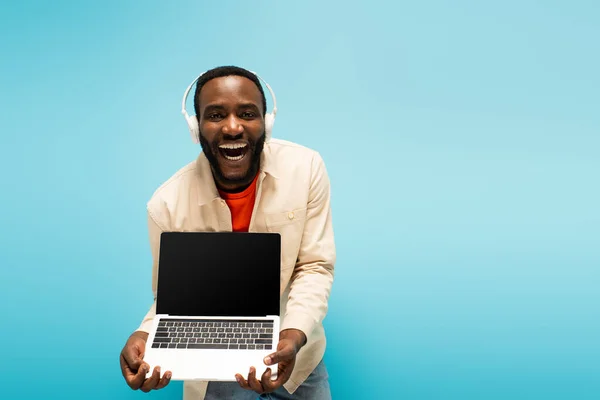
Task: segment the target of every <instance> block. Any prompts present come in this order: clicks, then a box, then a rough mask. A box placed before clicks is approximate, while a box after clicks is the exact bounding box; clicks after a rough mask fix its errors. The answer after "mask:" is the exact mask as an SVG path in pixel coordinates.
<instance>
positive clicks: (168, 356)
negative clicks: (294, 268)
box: [144, 232, 281, 381]
mask: <svg viewBox="0 0 600 400" xmlns="http://www.w3.org/2000/svg"><path fill="white" fill-rule="evenodd" d="M280 257H281V237H280V235H279V234H278V233H246V232H244V233H242V232H164V233H162V234H161V240H160V252H159V262H158V286H157V298H156V317H155V318H154V321H153V325H152V328H151V330H150V333H149V336H148V341H147V342H146V350H145V355H144V361H145V362H147V363H148V364H149V365H150V371H149V372H148V376H150V375H152V372H153V370H154V367H155V366H160V368H161V374H162V373H164V372H166V371H171V372H172V378H171V380H206V381H235V375H236V374H237V373H239V374H241V375H242V376H244V377H247V376H248V372H249V370H250V367H251V366H254V367H255V368H256V375H257V378H258V379H260V376H261V375H262V373H263V372H264V371H265V370H266V368H267V366H266V365H265V363H264V361H263V359H264V357H266V356H267V355H269V354H271V353H272V352H274V351H275V350H276V349H277V344H278V341H279V326H280V322H279V321H280V315H279V312H280V310H279V305H280V303H279V301H280V298H279V296H280V293H279V290H280V272H281V270H280V262H281V261H280V260H281V258H280ZM269 367H270V368H271V373H272V379H274V378H275V377H276V375H277V365H272V366H269Z"/></svg>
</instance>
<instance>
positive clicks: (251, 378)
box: [235, 367, 265, 394]
mask: <svg viewBox="0 0 600 400" xmlns="http://www.w3.org/2000/svg"><path fill="white" fill-rule="evenodd" d="M235 379H236V380H237V381H238V383H239V385H240V386H241V387H242V388H243V389H246V390H253V391H255V392H256V393H259V394H261V393H264V392H265V390H264V389H263V386H262V384H261V382H260V381H258V380H257V379H256V368H254V367H250V372H249V373H248V380H246V379H244V377H243V376H242V375H240V374H236V376H235Z"/></svg>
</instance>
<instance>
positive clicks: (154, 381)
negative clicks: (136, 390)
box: [140, 367, 160, 393]
mask: <svg viewBox="0 0 600 400" xmlns="http://www.w3.org/2000/svg"><path fill="white" fill-rule="evenodd" d="M159 381H160V367H155V368H154V371H153V372H152V376H150V378H148V379H146V381H145V382H144V383H143V384H142V387H140V390H141V391H142V392H144V393H148V392H149V391H151V390H152V389H154V388H156V386H157V385H158V382H159Z"/></svg>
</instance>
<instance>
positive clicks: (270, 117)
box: [181, 71, 277, 144]
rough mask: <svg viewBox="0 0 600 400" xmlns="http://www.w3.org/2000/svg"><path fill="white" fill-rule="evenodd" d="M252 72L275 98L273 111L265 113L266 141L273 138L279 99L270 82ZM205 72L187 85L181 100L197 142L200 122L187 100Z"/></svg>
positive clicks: (185, 115) (193, 137)
mask: <svg viewBox="0 0 600 400" xmlns="http://www.w3.org/2000/svg"><path fill="white" fill-rule="evenodd" d="M250 72H252V73H253V74H254V75H256V77H257V78H258V79H260V80H261V81H263V82H264V84H265V85H266V86H267V89H269V92H270V93H271V98H272V99H273V111H271V112H270V113H265V134H266V141H268V140H269V139H270V138H271V133H272V132H273V125H274V124H275V115H276V114H277V99H275V93H273V89H271V86H269V84H268V83H267V82H266V81H265V80H264V79H262V78H261V77H260V76H258V74H257V73H256V72H253V71H250ZM205 73H206V71H205V72H203V73H201V74H200V75H199V76H198V77H197V78H196V79H194V81H193V82H192V83H191V84H190V86H188V87H187V89H186V90H185V93H184V95H183V100H182V101H181V113H182V114H183V116H184V117H185V121H186V122H187V125H188V128H189V130H190V135H191V136H192V140H193V141H194V143H196V144H198V143H200V126H199V124H198V118H197V117H196V116H195V115H191V116H190V115H188V113H187V111H186V109H185V102H186V100H187V97H188V94H189V93H190V90H191V89H192V86H194V84H195V83H196V82H198V79H200V77H202V75H204V74H205Z"/></svg>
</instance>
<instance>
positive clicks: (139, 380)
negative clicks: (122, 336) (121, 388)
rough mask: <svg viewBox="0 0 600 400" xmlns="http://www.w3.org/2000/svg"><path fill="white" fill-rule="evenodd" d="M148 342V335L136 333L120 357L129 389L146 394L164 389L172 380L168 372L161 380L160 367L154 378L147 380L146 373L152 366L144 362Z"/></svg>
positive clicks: (153, 374)
mask: <svg viewBox="0 0 600 400" xmlns="http://www.w3.org/2000/svg"><path fill="white" fill-rule="evenodd" d="M147 340H148V334H147V333H144V332H134V333H133V334H132V335H131V336H130V337H129V339H128V340H127V343H125V346H124V347H123V350H121V356H120V357H119V358H120V360H121V373H123V377H124V378H125V381H126V382H127V384H128V385H129V387H130V388H132V389H133V390H138V389H139V390H141V391H142V392H146V393H147V392H149V391H151V390H152V389H155V390H158V389H162V388H164V387H165V386H167V385H168V384H169V382H170V380H171V372H170V371H167V372H166V373H165V374H164V375H163V377H162V379H160V367H158V366H157V367H156V368H154V372H153V373H152V376H151V377H150V378H148V379H146V373H147V372H148V371H149V370H150V366H149V365H148V364H146V363H145V362H143V361H142V360H143V358H144V351H145V349H146V341H147Z"/></svg>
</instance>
